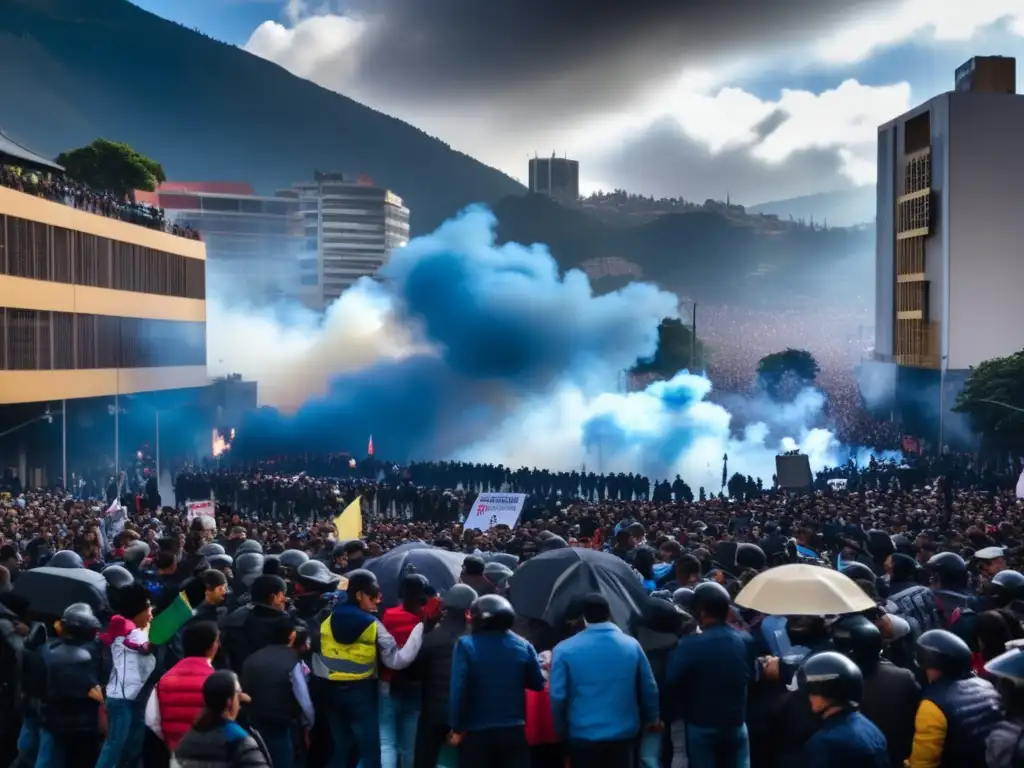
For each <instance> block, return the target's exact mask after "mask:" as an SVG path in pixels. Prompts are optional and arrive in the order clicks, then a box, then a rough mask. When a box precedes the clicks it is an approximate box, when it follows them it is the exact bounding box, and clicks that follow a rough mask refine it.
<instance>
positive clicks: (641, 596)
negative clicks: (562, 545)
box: [509, 547, 649, 630]
mask: <svg viewBox="0 0 1024 768" xmlns="http://www.w3.org/2000/svg"><path fill="white" fill-rule="evenodd" d="M510 585H511V587H510V589H511V591H510V594H509V599H510V600H511V602H512V607H513V608H515V609H516V613H517V614H519V615H520V616H524V617H526V618H528V619H541V620H542V621H544V622H545V623H546V624H548V625H549V626H551V627H553V628H556V629H557V628H559V627H561V626H562V625H563V624H564V623H565V620H566V617H567V615H568V613H569V608H570V605H571V603H572V601H573V600H574V599H578V598H580V597H582V596H583V595H586V594H589V593H592V592H598V593H600V594H602V595H604V596H605V597H606V598H607V599H608V602H609V604H610V605H611V609H612V620H613V621H614V622H615V623H616V624H618V625H619V627H621V628H622V629H624V630H626V629H629V627H630V626H631V625H632V624H633V623H634V621H636V620H637V619H639V618H641V617H642V616H643V611H644V605H645V604H646V603H647V601H648V600H649V598H648V596H647V592H646V591H645V590H644V587H643V584H641V583H640V577H639V576H638V575H637V573H636V572H635V571H634V570H633V569H632V568H631V567H630V566H629V565H628V564H627V563H626V562H625V561H623V560H621V559H620V558H618V557H616V556H615V555H612V554H609V553H607V552H598V551H597V550H593V549H581V548H578V547H571V548H566V549H554V550H551V551H550V552H545V553H543V554H540V555H537V556H536V557H534V558H532V559H530V560H527V561H526V562H525V563H523V564H522V565H521V566H519V570H517V571H516V572H515V575H514V576H513V577H512V580H511V582H510Z"/></svg>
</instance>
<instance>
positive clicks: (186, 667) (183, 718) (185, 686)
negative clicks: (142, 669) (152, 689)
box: [156, 656, 213, 752]
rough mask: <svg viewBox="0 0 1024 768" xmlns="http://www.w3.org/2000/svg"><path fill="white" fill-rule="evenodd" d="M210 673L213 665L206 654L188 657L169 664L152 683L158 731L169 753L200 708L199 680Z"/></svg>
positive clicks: (201, 688)
mask: <svg viewBox="0 0 1024 768" xmlns="http://www.w3.org/2000/svg"><path fill="white" fill-rule="evenodd" d="M212 674H213V666H211V664H210V661H209V660H208V659H207V658H206V657H202V658H200V657H198V656H189V657H188V658H185V659H182V660H181V661H179V662H178V663H177V664H175V665H174V666H173V667H171V668H170V669H169V670H168V671H167V674H165V675H164V676H163V677H161V678H160V682H159V683H157V684H156V697H157V701H158V702H159V703H160V730H162V731H163V734H164V743H165V744H167V748H168V749H170V750H171V752H174V750H175V749H177V747H178V742H179V741H181V737H182V736H184V735H185V732H186V731H188V729H189V728H191V727H192V723H194V722H195V720H196V718H197V717H198V716H199V712H200V711H201V710H202V709H203V683H205V682H206V678H208V677H209V676H210V675H212Z"/></svg>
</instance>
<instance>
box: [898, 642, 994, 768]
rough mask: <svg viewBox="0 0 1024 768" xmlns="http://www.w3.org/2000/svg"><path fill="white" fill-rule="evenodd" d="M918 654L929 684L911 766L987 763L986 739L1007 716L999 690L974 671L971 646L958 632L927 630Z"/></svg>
mask: <svg viewBox="0 0 1024 768" xmlns="http://www.w3.org/2000/svg"><path fill="white" fill-rule="evenodd" d="M917 656H918V664H919V665H920V667H921V670H922V671H923V673H924V675H925V677H926V679H927V681H928V684H927V685H926V686H925V688H924V691H923V693H922V700H921V704H920V706H919V707H918V709H917V717H916V720H915V722H916V725H917V727H916V731H915V733H914V747H913V750H912V752H911V754H910V761H909V762H910V765H914V766H917V765H940V764H941V765H949V766H957V768H985V739H986V738H987V737H988V734H989V732H990V731H991V730H992V729H993V728H994V727H995V725H996V724H997V723H998V722H999V721H1000V719H1001V713H1000V700H999V694H998V693H997V692H996V689H995V688H994V687H993V686H992V683H990V682H988V681H987V680H983V679H982V678H980V677H977V676H975V674H974V673H973V672H972V671H971V661H972V654H971V649H970V648H969V647H968V645H967V643H965V642H964V641H963V640H961V639H960V638H959V637H957V636H956V635H954V634H953V633H952V632H947V631H946V630H944V629H933V630H930V631H928V632H925V633H924V634H923V635H921V637H919V638H918V640H917Z"/></svg>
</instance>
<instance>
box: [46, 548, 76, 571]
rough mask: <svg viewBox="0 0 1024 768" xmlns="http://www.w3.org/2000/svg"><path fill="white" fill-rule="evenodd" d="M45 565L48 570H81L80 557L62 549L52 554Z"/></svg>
mask: <svg viewBox="0 0 1024 768" xmlns="http://www.w3.org/2000/svg"><path fill="white" fill-rule="evenodd" d="M46 565H47V567H49V568H82V567H83V565H82V556H81V555H79V554H78V553H77V552H73V551H71V550H70V549H62V550H61V551H60V552H56V553H54V555H53V557H51V558H50V559H49V560H47V561H46Z"/></svg>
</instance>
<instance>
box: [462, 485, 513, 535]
mask: <svg viewBox="0 0 1024 768" xmlns="http://www.w3.org/2000/svg"><path fill="white" fill-rule="evenodd" d="M525 503H526V494H525V493H481V494H480V495H479V496H477V497H476V501H475V502H473V506H472V508H471V509H470V510H469V514H468V515H467V516H466V523H465V527H466V528H477V529H479V530H481V531H487V530H490V529H491V528H493V527H494V526H496V525H507V526H508V527H509V528H515V527H516V523H518V522H519V515H521V514H522V512H523V504H525Z"/></svg>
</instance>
